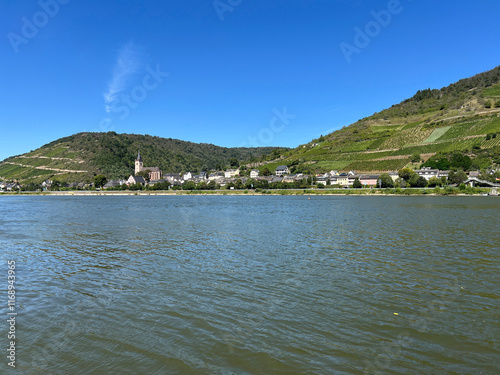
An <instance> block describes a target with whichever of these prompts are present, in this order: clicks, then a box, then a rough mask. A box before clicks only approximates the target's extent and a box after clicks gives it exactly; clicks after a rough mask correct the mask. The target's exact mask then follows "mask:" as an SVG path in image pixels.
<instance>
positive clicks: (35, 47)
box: [0, 0, 500, 160]
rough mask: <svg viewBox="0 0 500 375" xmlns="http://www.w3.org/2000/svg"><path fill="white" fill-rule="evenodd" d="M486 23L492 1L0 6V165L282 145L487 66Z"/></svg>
mask: <svg viewBox="0 0 500 375" xmlns="http://www.w3.org/2000/svg"><path fill="white" fill-rule="evenodd" d="M372 11H374V12H375V13H374V12H372ZM380 12H382V13H380ZM374 14H378V16H374ZM499 15H500V2H499V1H498V0H483V1H480V2H470V1H463V0H454V1H451V0H450V1H431V0H420V1H416V0H414V1H411V0H400V1H399V2H398V1H397V0H391V1H368V0H322V1H320V0H318V1H312V0H273V1H269V0H252V1H250V0H217V1H213V0H203V1H202V0H196V1H195V0H193V1H189V0H168V1H165V0H143V1H123V0H101V1H96V0H86V1H83V0H42V1H40V2H38V1H18V0H2V1H1V3H0V20H1V22H0V37H1V43H0V82H1V85H0V103H1V107H0V139H1V142H0V160H2V159H4V158H6V157H8V156H12V155H15V154H21V153H24V152H28V151H30V150H32V149H35V148H38V147H40V146H42V145H43V144H45V143H48V142H50V141H52V140H55V139H57V138H60V137H63V136H67V135H71V134H74V133H78V132H82V131H108V130H113V131H116V132H117V133H137V134H150V135H157V136H161V137H171V138H179V139H183V140H189V141H193V142H206V143H214V144H217V145H221V146H227V147H232V146H240V145H244V144H247V145H251V146H269V145H273V146H287V147H296V146H298V145H300V144H302V143H306V142H309V141H310V140H311V139H313V138H316V137H318V136H320V135H321V134H326V133H328V132H331V131H333V130H335V129H339V128H340V127H342V126H343V125H349V124H351V123H353V122H355V121H356V120H358V119H360V118H363V117H366V116H369V115H371V114H373V113H374V112H378V111H380V110H382V109H384V108H387V107H389V106H391V105H392V104H395V103H398V102H400V101H401V100H404V99H406V98H408V97H410V96H412V95H413V94H414V93H415V92H416V91H417V90H419V89H423V88H427V87H431V88H441V87H443V86H446V85H448V84H450V83H452V82H455V81H457V80H458V79H460V78H464V77H468V76H472V75H474V74H476V73H480V72H482V71H486V70H489V69H492V68H494V67H495V66H497V65H500V49H499V48H498V46H499V39H498V35H499V32H498V31H499V28H500V27H499V25H500V22H498V17H499ZM355 28H359V29H355ZM358 30H362V31H363V33H368V34H369V35H368V36H367V37H362V36H359V32H358ZM366 38H369V39H368V40H367V39H366ZM346 51H347V52H346ZM346 57H347V58H346ZM167 73H168V76H167ZM284 108H286V115H285V116H283V111H284ZM277 113H278V114H280V113H281V118H280V116H277V115H276V114H277ZM292 115H293V116H292Z"/></svg>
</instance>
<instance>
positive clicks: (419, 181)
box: [408, 173, 427, 187]
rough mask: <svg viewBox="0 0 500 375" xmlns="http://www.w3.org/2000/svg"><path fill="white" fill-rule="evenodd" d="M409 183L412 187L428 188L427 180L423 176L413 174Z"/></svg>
mask: <svg viewBox="0 0 500 375" xmlns="http://www.w3.org/2000/svg"><path fill="white" fill-rule="evenodd" d="M408 183H409V184H410V186H411V187H426V186H427V180H426V179H425V178H423V177H422V176H419V175H418V174H416V173H415V174H413V176H411V178H410V179H409V180H408Z"/></svg>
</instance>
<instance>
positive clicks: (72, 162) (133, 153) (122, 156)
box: [0, 132, 286, 183]
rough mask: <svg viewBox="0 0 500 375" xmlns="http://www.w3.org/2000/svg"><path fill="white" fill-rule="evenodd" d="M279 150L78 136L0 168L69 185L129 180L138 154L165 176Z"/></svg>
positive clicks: (25, 178)
mask: <svg viewBox="0 0 500 375" xmlns="http://www.w3.org/2000/svg"><path fill="white" fill-rule="evenodd" d="M274 150H276V147H257V148H242V147H239V148H226V147H219V146H215V145H213V144H207V143H193V142H187V141H181V140H178V139H172V138H161V137H156V136H151V135H139V134H117V133H115V132H107V133H78V134H74V135H71V136H68V137H64V138H60V139H57V140H55V141H52V142H50V143H48V144H46V145H44V146H42V147H40V148H38V149H36V150H34V151H31V152H29V153H26V154H23V155H19V156H15V157H10V158H7V159H5V160H4V161H3V162H1V163H0V178H2V179H4V180H17V181H19V182H24V183H26V182H38V183H39V182H41V181H43V180H45V179H48V178H51V177H54V176H56V177H57V179H58V180H60V181H64V182H85V181H92V180H93V177H94V176H95V175H96V174H104V175H105V176H106V177H107V178H108V179H117V178H125V177H128V176H129V175H130V174H132V173H133V171H134V160H135V158H136V157H137V153H138V151H140V153H141V156H142V159H143V160H144V163H145V165H150V166H157V167H160V168H161V169H162V170H163V171H164V172H177V173H178V172H184V171H191V172H198V171H207V170H211V169H223V168H225V167H228V166H230V165H231V164H238V165H239V164H240V163H242V162H244V161H247V162H249V161H257V160H261V158H262V156H263V155H265V154H269V153H272V152H273V151H274ZM285 150H286V149H285Z"/></svg>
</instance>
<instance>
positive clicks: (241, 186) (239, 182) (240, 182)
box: [234, 178, 245, 189]
mask: <svg viewBox="0 0 500 375" xmlns="http://www.w3.org/2000/svg"><path fill="white" fill-rule="evenodd" d="M244 187H245V186H244V185H243V182H242V181H241V178H238V179H237V180H236V182H235V184H234V188H235V189H243V188H244Z"/></svg>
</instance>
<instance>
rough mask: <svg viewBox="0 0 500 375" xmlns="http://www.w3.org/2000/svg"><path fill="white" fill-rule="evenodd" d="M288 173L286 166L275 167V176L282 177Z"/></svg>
mask: <svg viewBox="0 0 500 375" xmlns="http://www.w3.org/2000/svg"><path fill="white" fill-rule="evenodd" d="M289 173H290V171H289V170H288V167H287V166H286V165H278V166H277V167H276V176H283V175H284V174H289Z"/></svg>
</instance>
